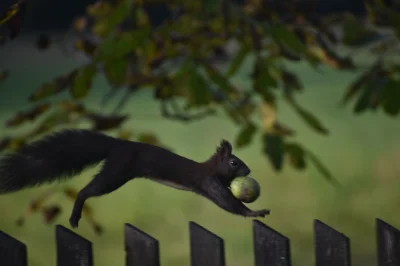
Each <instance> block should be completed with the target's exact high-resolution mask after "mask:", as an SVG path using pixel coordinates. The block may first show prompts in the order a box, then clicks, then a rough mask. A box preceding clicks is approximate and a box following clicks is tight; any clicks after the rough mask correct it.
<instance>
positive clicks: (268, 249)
mask: <svg viewBox="0 0 400 266" xmlns="http://www.w3.org/2000/svg"><path fill="white" fill-rule="evenodd" d="M253 242H254V258H255V266H290V265H291V259H290V241H289V239H288V238H287V237H285V236H284V235H282V234H280V233H278V232H277V231H275V230H274V229H272V228H270V227H268V226H267V225H265V224H263V223H262V222H260V221H257V220H254V221H253Z"/></svg>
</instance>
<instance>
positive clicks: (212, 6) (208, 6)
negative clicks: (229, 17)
mask: <svg viewBox="0 0 400 266" xmlns="http://www.w3.org/2000/svg"><path fill="white" fill-rule="evenodd" d="M202 2H203V9H204V11H205V12H206V14H212V13H214V12H215V11H216V10H217V9H218V7H219V6H220V5H221V2H222V0H202Z"/></svg>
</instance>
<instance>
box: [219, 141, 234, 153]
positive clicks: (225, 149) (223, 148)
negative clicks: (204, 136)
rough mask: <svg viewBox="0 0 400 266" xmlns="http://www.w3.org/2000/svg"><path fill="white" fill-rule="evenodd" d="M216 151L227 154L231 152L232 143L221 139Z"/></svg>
mask: <svg viewBox="0 0 400 266" xmlns="http://www.w3.org/2000/svg"><path fill="white" fill-rule="evenodd" d="M217 152H218V153H219V154H220V155H222V156H229V155H231V154H232V145H231V144H230V143H229V142H228V141H226V140H222V141H221V144H220V145H219V147H218V150H217Z"/></svg>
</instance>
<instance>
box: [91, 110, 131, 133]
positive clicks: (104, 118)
mask: <svg viewBox="0 0 400 266" xmlns="http://www.w3.org/2000/svg"><path fill="white" fill-rule="evenodd" d="M86 117H87V118H89V119H90V120H92V121H93V122H94V125H93V127H92V129H93V130H100V131H103V130H111V129H115V128H118V127H120V126H121V125H122V123H124V122H125V121H126V119H127V118H128V116H127V115H101V114H95V113H88V114H87V115H86Z"/></svg>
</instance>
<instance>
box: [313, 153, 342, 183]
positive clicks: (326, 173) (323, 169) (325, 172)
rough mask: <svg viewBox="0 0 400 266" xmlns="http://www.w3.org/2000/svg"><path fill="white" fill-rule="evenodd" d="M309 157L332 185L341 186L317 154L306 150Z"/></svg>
mask: <svg viewBox="0 0 400 266" xmlns="http://www.w3.org/2000/svg"><path fill="white" fill-rule="evenodd" d="M306 154H307V157H308V159H309V160H310V161H311V163H313V164H314V166H315V167H316V168H317V170H318V171H319V172H320V173H321V174H322V175H323V176H324V177H325V179H326V180H327V181H328V182H329V183H331V184H332V185H335V186H340V183H339V182H338V181H337V180H336V179H335V178H334V177H333V176H332V174H331V172H330V171H329V170H328V168H327V167H326V166H325V165H324V164H323V163H322V162H321V161H320V160H319V159H318V158H317V156H315V155H314V154H313V153H312V152H311V151H306Z"/></svg>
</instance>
